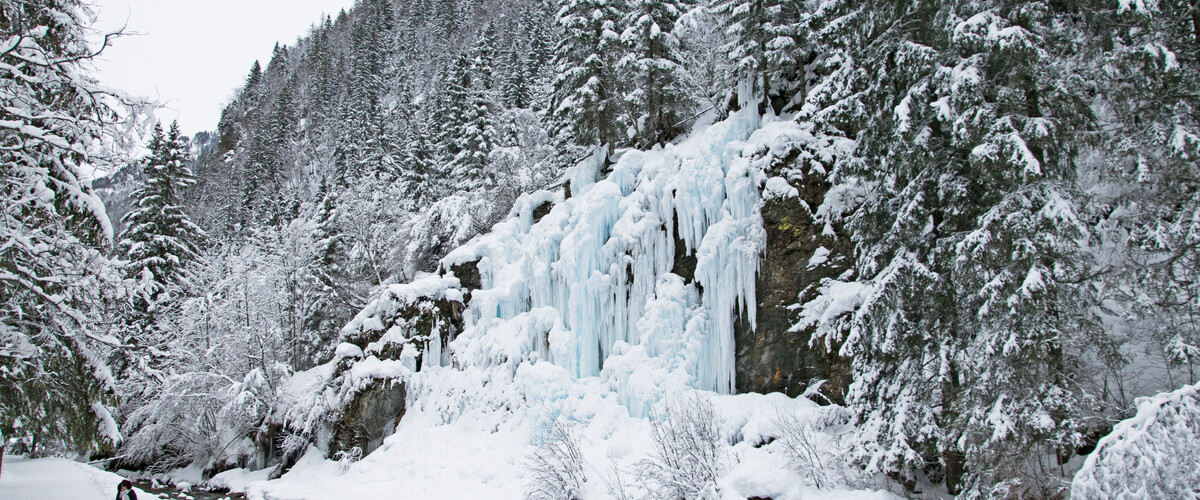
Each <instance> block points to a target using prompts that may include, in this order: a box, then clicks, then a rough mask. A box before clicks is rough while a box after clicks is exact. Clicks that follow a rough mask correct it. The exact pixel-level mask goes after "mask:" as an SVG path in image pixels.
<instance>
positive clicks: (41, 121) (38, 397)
mask: <svg viewBox="0 0 1200 500" xmlns="http://www.w3.org/2000/svg"><path fill="white" fill-rule="evenodd" d="M91 16H92V12H91V10H90V8H89V7H88V6H87V4H86V3H84V2H81V1H78V0H3V1H0V40H3V42H0V82H2V83H0V198H2V199H0V207H3V209H2V210H0V219H2V222H0V374H2V375H0V399H2V400H3V401H4V403H3V404H0V428H2V429H3V433H4V435H5V436H6V437H17V436H20V435H26V436H28V435H36V436H38V437H39V438H41V439H47V440H64V441H68V442H70V443H73V444H74V445H76V446H77V447H79V448H82V449H97V448H104V447H107V446H109V445H111V444H113V443H115V442H117V441H119V440H120V434H119V432H118V429H117V427H116V424H115V423H114V421H113V418H112V415H111V414H110V411H109V409H108V405H109V404H111V403H112V402H113V399H114V396H115V394H114V389H115V386H114V383H113V380H112V377H111V375H110V373H109V370H108V367H107V366H106V365H105V362H104V361H103V358H102V357H101V356H100V355H99V351H98V349H99V348H100V347H101V346H103V345H105V344H110V343H111V342H110V340H108V339H109V337H108V336H107V335H105V333H106V332H104V331H103V330H102V328H101V326H100V325H99V324H98V323H97V322H96V321H95V320H96V319H98V315H99V314H100V312H101V311H102V309H103V307H102V305H101V303H100V300H101V298H102V297H103V294H104V293H105V291H106V290H109V289H111V288H112V287H113V286H114V284H115V283H114V282H115V281H116V279H117V276H116V275H115V272H113V270H112V267H111V264H110V263H109V261H108V260H107V259H106V258H105V257H104V255H103V253H102V250H103V249H104V247H106V246H107V245H110V244H111V242H112V238H113V234H112V225H111V224H110V222H109V219H108V216H107V215H106V214H105V210H104V204H103V203H102V202H101V200H100V199H99V198H98V197H97V196H96V194H95V193H94V192H93V191H92V189H91V185H90V182H89V181H88V180H87V177H86V175H88V172H89V171H90V170H91V169H92V168H101V169H105V168H111V167H112V166H113V165H114V164H115V158H114V157H113V155H112V153H111V151H112V146H114V145H118V144H119V145H122V146H126V145H128V144H125V142H126V140H125V131H124V130H122V128H121V127H120V125H121V123H122V120H123V119H122V116H123V115H122V114H120V113H118V111H117V110H116V109H115V108H114V106H121V103H125V104H133V102H132V101H131V100H129V99H127V98H125V97H123V96H120V95H116V94H114V93H112V92H111V91H108V90H105V89H104V88H103V87H101V86H100V85H98V84H97V83H96V82H95V80H93V79H92V78H91V77H90V76H89V75H88V74H87V72H86V69H87V67H88V63H89V62H90V61H91V60H92V59H93V58H94V57H95V56H96V55H97V54H98V50H99V49H101V48H102V47H94V46H91V45H89V43H88V41H87V40H88V37H89V36H90V33H89V31H88V28H87V23H88V22H89V20H90V19H91ZM110 38H111V35H109V36H106V37H105V39H104V41H103V42H104V43H105V44H107V43H108V41H109V39H110ZM18 422H19V423H20V427H19V429H17V428H15V427H14V426H15V425H16V424H17V423H18Z"/></svg>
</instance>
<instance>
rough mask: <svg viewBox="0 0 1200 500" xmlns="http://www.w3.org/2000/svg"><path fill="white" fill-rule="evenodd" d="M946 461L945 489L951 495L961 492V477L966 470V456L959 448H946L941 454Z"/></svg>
mask: <svg viewBox="0 0 1200 500" xmlns="http://www.w3.org/2000/svg"><path fill="white" fill-rule="evenodd" d="M942 460H945V461H946V491H947V492H948V493H950V494H951V495H957V494H959V493H962V486H963V485H962V478H963V473H964V472H965V470H966V462H967V460H966V457H965V456H963V452H961V451H959V450H946V452H945V453H943V454H942Z"/></svg>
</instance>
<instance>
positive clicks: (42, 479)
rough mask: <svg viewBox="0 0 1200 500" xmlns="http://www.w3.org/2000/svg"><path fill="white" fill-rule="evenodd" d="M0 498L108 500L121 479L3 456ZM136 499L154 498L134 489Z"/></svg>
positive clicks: (83, 467)
mask: <svg viewBox="0 0 1200 500" xmlns="http://www.w3.org/2000/svg"><path fill="white" fill-rule="evenodd" d="M3 468H4V471H3V475H0V498H3V499H4V500H111V499H112V498H114V497H116V496H117V485H118V484H120V483H121V480H122V479H124V478H122V477H121V476H118V475H116V474H113V473H111V472H105V471H102V470H100V469H97V468H95V467H92V466H90V465H87V464H81V463H77V462H72V461H70V460H63V459H61V458H41V459H37V460H30V459H27V458H23V457H16V456H12V455H5V456H4V465H3ZM134 492H135V493H137V496H138V498H139V499H142V500H146V499H152V498H158V497H157V496H155V495H153V494H151V493H146V492H144V491H142V490H140V489H137V488H134Z"/></svg>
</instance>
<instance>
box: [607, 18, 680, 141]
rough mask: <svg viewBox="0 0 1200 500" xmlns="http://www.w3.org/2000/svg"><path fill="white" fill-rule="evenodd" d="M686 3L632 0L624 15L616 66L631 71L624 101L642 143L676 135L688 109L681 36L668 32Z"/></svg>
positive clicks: (666, 138)
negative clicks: (622, 51) (622, 53)
mask: <svg viewBox="0 0 1200 500" xmlns="http://www.w3.org/2000/svg"><path fill="white" fill-rule="evenodd" d="M684 7H685V6H684V3H683V2H678V1H673V0H635V1H633V2H630V8H629V11H628V13H626V20H625V25H626V26H628V27H627V28H626V29H625V32H624V33H623V34H622V35H621V39H622V40H623V41H624V42H625V44H626V45H627V46H628V52H627V53H626V54H625V57H623V58H622V59H621V60H620V61H619V62H618V64H619V65H620V66H621V67H623V68H626V69H627V70H629V71H631V72H632V73H633V75H634V76H633V77H632V78H630V79H631V80H633V81H634V82H633V83H632V84H631V85H630V86H629V88H630V90H629V91H628V92H627V93H626V97H625V100H626V102H628V105H629V107H630V108H631V110H632V113H631V118H632V119H634V125H635V126H636V127H637V128H638V132H639V135H640V138H639V139H640V141H641V144H639V145H641V146H646V145H651V144H658V143H662V142H666V141H668V140H670V139H672V138H674V137H675V136H676V135H677V134H678V132H679V130H678V127H679V125H680V123H679V121H680V120H681V119H682V118H685V116H684V115H685V114H686V113H687V112H688V110H689V108H690V107H691V106H690V104H691V103H689V102H688V101H687V97H686V95H685V93H684V91H683V80H684V76H683V75H682V73H683V69H682V68H681V66H680V62H681V61H680V55H679V40H678V39H677V38H676V37H675V36H674V35H673V34H672V33H671V32H672V30H673V29H674V28H675V22H676V21H678V20H679V16H680V15H681V14H682V13H683V9H684Z"/></svg>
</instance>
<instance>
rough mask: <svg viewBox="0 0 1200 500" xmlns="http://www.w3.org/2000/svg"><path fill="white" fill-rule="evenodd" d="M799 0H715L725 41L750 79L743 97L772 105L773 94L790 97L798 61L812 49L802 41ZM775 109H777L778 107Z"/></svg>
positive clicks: (799, 78)
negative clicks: (722, 20)
mask: <svg viewBox="0 0 1200 500" xmlns="http://www.w3.org/2000/svg"><path fill="white" fill-rule="evenodd" d="M801 6H802V2H796V1H788V0H717V1H715V2H713V3H712V5H711V9H712V11H713V12H714V13H716V14H718V15H719V16H721V17H722V19H724V29H725V33H726V34H727V35H728V36H729V37H730V41H729V42H728V44H727V45H726V46H725V47H724V49H725V51H726V52H727V53H728V55H729V59H730V60H731V61H733V62H734V63H735V64H736V65H737V71H738V73H739V75H740V79H741V81H742V82H744V83H745V84H748V85H749V88H747V89H746V91H749V92H752V95H745V96H743V99H745V100H747V101H749V102H754V100H755V99H757V100H758V101H757V102H758V103H759V105H760V106H766V105H772V103H771V99H772V97H774V96H782V97H789V98H790V97H791V93H794V91H795V90H796V89H797V88H799V89H803V88H804V87H803V86H804V84H805V83H806V82H805V80H804V73H803V66H804V65H805V64H807V63H808V59H809V57H810V54H811V53H812V50H811V49H810V48H809V47H807V46H806V45H805V40H804V35H805V33H806V32H807V28H806V26H805V21H806V18H805V17H804V16H803V15H802V14H803V13H802V12H801V11H800V8H801ZM776 111H779V110H778V109H777V110H776Z"/></svg>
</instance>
